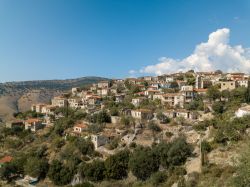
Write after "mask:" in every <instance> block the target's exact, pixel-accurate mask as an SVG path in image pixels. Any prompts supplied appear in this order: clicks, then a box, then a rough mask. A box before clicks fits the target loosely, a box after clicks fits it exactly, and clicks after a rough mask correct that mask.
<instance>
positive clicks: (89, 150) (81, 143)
mask: <svg viewBox="0 0 250 187" xmlns="http://www.w3.org/2000/svg"><path fill="white" fill-rule="evenodd" d="M74 144H75V146H76V147H77V148H78V149H79V151H80V152H81V153H82V154H83V155H92V154H93V153H94V150H95V148H94V144H93V143H92V142H91V141H90V140H85V139H83V138H77V139H76V140H75V141H74Z"/></svg>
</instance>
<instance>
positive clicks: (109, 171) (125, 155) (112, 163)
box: [105, 150, 129, 180]
mask: <svg viewBox="0 0 250 187" xmlns="http://www.w3.org/2000/svg"><path fill="white" fill-rule="evenodd" d="M128 162H129V151H127V150H125V151H121V152H119V153H117V154H115V155H111V156H110V157H108V158H107V160H106V161H105V168H106V177H107V178H108V179H116V180H120V179H123V178H125V177H127V175H128Z"/></svg>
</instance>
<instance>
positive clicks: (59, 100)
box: [51, 96, 68, 107]
mask: <svg viewBox="0 0 250 187" xmlns="http://www.w3.org/2000/svg"><path fill="white" fill-rule="evenodd" d="M51 101H52V105H53V106H58V107H66V106H67V104H68V100H67V99H66V98H64V97H62V96H59V97H54V98H53V99H52V100H51Z"/></svg>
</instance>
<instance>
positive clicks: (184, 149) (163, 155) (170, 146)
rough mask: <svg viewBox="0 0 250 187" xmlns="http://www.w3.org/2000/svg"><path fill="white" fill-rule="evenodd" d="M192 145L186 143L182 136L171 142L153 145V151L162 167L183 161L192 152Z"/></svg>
mask: <svg viewBox="0 0 250 187" xmlns="http://www.w3.org/2000/svg"><path fill="white" fill-rule="evenodd" d="M192 150H193V149H192V146H191V145H189V144H187V142H186V140H185V139H184V138H182V137H181V138H177V139H175V140H174V141H173V142H171V143H163V142H161V143H160V144H158V145H156V146H155V147H153V151H154V153H155V154H157V155H158V158H159V160H160V164H161V165H162V166H163V167H164V168H169V167H170V166H179V165H182V164H184V163H185V161H186V159H187V157H188V156H190V155H191V153H192Z"/></svg>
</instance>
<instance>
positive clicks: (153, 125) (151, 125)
mask: <svg viewBox="0 0 250 187" xmlns="http://www.w3.org/2000/svg"><path fill="white" fill-rule="evenodd" d="M148 128H149V129H150V130H151V131H153V132H161V128H160V127H159V126H158V125H157V124H156V123H155V122H154V121H150V122H149V124H148Z"/></svg>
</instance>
